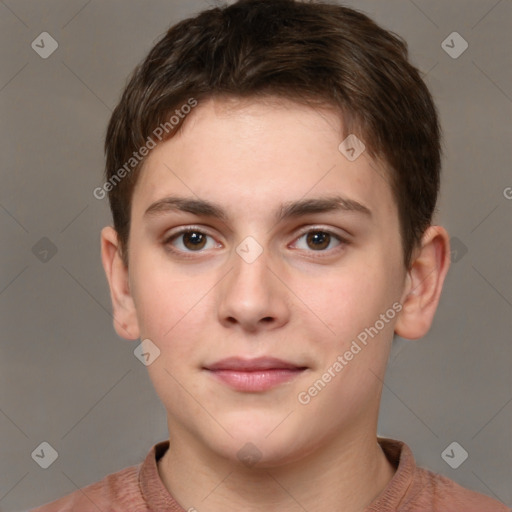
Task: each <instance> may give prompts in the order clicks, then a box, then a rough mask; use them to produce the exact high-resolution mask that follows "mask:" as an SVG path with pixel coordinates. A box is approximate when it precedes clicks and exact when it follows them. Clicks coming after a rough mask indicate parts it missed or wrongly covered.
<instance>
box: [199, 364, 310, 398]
mask: <svg viewBox="0 0 512 512" xmlns="http://www.w3.org/2000/svg"><path fill="white" fill-rule="evenodd" d="M307 369H308V367H307V366H301V365H297V364H294V363H291V362H288V361H283V360H281V359H275V358H271V357H260V358H257V359H242V358H239V357H230V358H227V359H222V360H221V361H217V362H216V363H213V364H211V365H208V366H205V367H203V370H205V371H207V372H208V373H209V374H210V375H211V376H212V377H214V378H215V379H217V380H218V381H219V382H221V383H223V384H226V385H228V386H229V387H231V388H233V389H235V390H237V391H245V392H262V391H266V390H269V389H271V388H274V387H276V386H278V385H280V384H284V383H286V382H289V381H291V380H293V379H295V378H296V377H298V376H299V375H301V374H302V373H303V372H304V371H306V370H307Z"/></svg>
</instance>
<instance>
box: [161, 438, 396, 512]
mask: <svg viewBox="0 0 512 512" xmlns="http://www.w3.org/2000/svg"><path fill="white" fill-rule="evenodd" d="M171 432H173V436H171V437H170V446H169V450H168V451H167V452H166V453H165V455H164V456H163V457H162V459H160V461H159V463H158V469H159V473H160V477H161V478H162V481H163V483H164V485H165V487H166V488H167V489H168V491H169V493H170V494H171V495H172V496H173V497H174V499H175V500H176V501H178V503H180V504H181V506H182V507H183V508H185V510H194V509H197V510H205V511H207V512H221V511H222V512H223V511H225V510H227V509H229V510H245V511H247V512H260V511H265V512H270V511H274V510H276V511H277V510H279V511H280V512H292V511H293V512H295V511H299V510H308V511H309V512H331V511H332V510H339V509H340V506H341V507H342V508H343V511H344V512H361V511H363V510H364V509H365V507H367V506H368V505H369V504H370V503H371V502H372V501H373V500H374V499H375V498H376V497H377V496H378V495H379V494H380V493H381V492H382V490H383V489H384V488H385V487H386V486H387V484H388V483H389V481H390V480H391V478H392V477H393V475H394V472H395V468H394V467H393V466H392V465H391V463H390V462H389V461H388V460H387V458H386V456H385V454H384V452H383V451H382V449H381V448H380V446H379V445H378V443H377V438H376V434H375V431H373V432H364V431H363V432H361V431H360V432H358V433H357V434H355V433H352V434H351V433H346V432H344V433H343V435H339V436H338V437H337V438H334V439H332V440H330V441H329V442H325V443H324V444H323V445H322V447H321V448H318V449H316V450H314V451H313V452H312V453H310V454H309V455H307V456H305V457H302V458H301V459H299V460H295V461H294V462H289V463H286V464H284V465H280V466H273V467H267V468H260V467H258V466H259V465H258V466H254V467H243V466H242V467H241V466H240V464H239V463H235V462H233V461H231V460H227V459H225V458H223V457H219V456H218V455H216V454H215V453H213V452H211V451H210V452H207V453H205V449H204V446H202V445H201V446H200V445H198V444H197V441H195V440H194V439H192V438H191V437H190V435H189V434H188V433H186V432H183V431H181V432H180V429H179V428H178V433H179V434H183V435H184V436H185V437H187V439H184V438H183V437H182V436H181V435H176V434H177V430H176V428H173V429H172V430H171Z"/></svg>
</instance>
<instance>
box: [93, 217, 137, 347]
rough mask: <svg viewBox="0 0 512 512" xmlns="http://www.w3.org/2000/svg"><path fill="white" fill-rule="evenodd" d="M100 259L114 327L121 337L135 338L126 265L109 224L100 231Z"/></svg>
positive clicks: (116, 237)
mask: <svg viewBox="0 0 512 512" xmlns="http://www.w3.org/2000/svg"><path fill="white" fill-rule="evenodd" d="M101 261H102V263H103V268H104V269H105V274H106V275H107V281H108V285H109V287H110V298H111V300H112V310H113V314H114V328H115V330H116V332H117V334H118V335H119V336H121V337H122V338H125V339H128V340H135V339H137V338H139V336H140V331H139V324H138V321H137V315H136V309H135V304H134V302H133V298H132V296H131V294H130V286H129V280H128V267H127V266H126V265H125V264H124V262H123V260H122V258H121V250H120V245H119V240H118V236H117V231H116V230H115V229H114V228H112V227H110V226H108V227H105V228H103V229H102V231H101Z"/></svg>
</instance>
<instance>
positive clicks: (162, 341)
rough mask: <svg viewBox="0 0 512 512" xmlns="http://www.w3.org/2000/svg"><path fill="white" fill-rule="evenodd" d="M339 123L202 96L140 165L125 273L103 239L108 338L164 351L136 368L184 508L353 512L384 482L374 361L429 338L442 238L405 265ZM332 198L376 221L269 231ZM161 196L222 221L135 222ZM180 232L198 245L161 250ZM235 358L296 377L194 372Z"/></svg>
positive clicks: (307, 219)
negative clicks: (146, 381) (398, 343)
mask: <svg viewBox="0 0 512 512" xmlns="http://www.w3.org/2000/svg"><path fill="white" fill-rule="evenodd" d="M341 128H342V125H341V121H340V119H339V116H338V115H337V114H336V113H335V112H333V111H330V110H319V109H312V108H310V107H307V106H301V105H297V104H295V103H292V102H284V101H283V100H279V102H273V101H271V100H267V101H262V100H261V99H259V100H256V99H253V100H246V101H244V102H242V101H239V100H237V101H227V100H226V99H223V100H220V99H217V100H209V101H207V102H204V103H202V104H200V105H199V106H198V107H196V108H195V109H194V111H193V112H192V113H191V114H189V116H188V118H187V120H186V121H185V125H184V127H183V131H181V132H180V133H178V134H177V135H176V136H175V137H173V138H172V139H170V140H168V141H166V142H165V143H162V144H161V145H159V146H158V147H156V148H155V149H154V150H153V151H152V152H151V154H150V155H149V157H148V159H147V160H146V163H145V165H144V168H143V170H142V172H141V175H140V177H139V180H138V183H137V186H136V188H135V191H134V196H133V204H132V211H131V222H132V224H131V230H130V238H129V245H128V257H129V265H128V267H126V266H125V265H124V264H123V262H122V260H121V257H120V250H119V243H118V239H117V236H116V232H115V231H114V229H113V228H111V227H106V228H104V229H103V231H102V259H103V265H104V268H105V271H106V274H107V278H108V281H109V285H110V290H111V297H112V303H113V311H114V317H115V322H114V325H115V327H116V330H117V332H118V334H119V335H120V336H123V337H125V338H127V339H137V338H140V339H150V340H151V341H152V342H153V343H154V344H155V345H156V346H157V347H158V348H159V350H160V356H159V357H158V358H157V359H156V360H155V361H154V362H153V363H152V364H150V365H149V366H148V371H149V376H150V378H151V380H152V383H153V385H154V387H155V390H156V392H157V393H158V395H159V397H160V399H161V400H162V402H163V404H164V406H165V408H166V410H167V421H168V428H169V439H170V449H169V450H168V451H167V452H166V454H165V455H164V457H163V458H162V459H161V460H160V461H159V463H158V469H159V473H160V476H161V478H162V481H163V482H164V485H165V486H166V487H167V489H168V490H169V492H170V493H171V494H172V495H173V496H174V498H175V499H176V500H177V501H178V502H179V503H180V504H181V505H182V507H183V508H184V509H186V510H188V509H189V508H190V507H194V508H196V509H198V510H201V511H203V512H220V511H223V512H224V511H225V510H246V511H253V512H256V511H267V512H268V510H279V511H284V512H288V511H299V510H301V511H303V510H304V509H306V510H308V511H309V512H327V511H332V510H338V509H339V507H340V504H343V510H344V511H345V512H355V511H361V510H363V509H364V507H366V506H368V504H369V503H370V502H371V501H373V500H374V499H375V498H376V497H377V496H378V495H379V493H380V492H381V491H382V490H383V489H384V488H385V487H386V485H388V483H389V482H390V480H391V479H392V477H393V474H394V472H395V468H394V467H393V466H392V465H391V464H390V463H389V462H388V460H387V459H386V457H385V455H384V453H383V451H382V450H381V448H380V446H379V445H378V444H377V421H378V414H379V404H380V398H381V392H382V381H383V380H384V375H385V369H386V362H387V359H388V355H389V351H390V348H391V342H392V338H393V333H394V332H395V333H397V334H398V335H400V336H402V337H404V338H408V339H416V338H420V337H422V336H424V335H425V334H426V333H427V331H428V330H429V328H430V326H431V323H432V320H433V317H434V313H435V310H436V308H437V305H438V302H439V297H440V294H441V290H442V285H443V282H444V279H445V276H446V273H447V271H448V267H449V236H448V234H447V232H446V230H445V229H444V228H442V227H440V226H431V227H429V228H428V229H427V230H426V232H425V233H424V236H423V239H422V243H421V246H419V247H417V248H416V251H415V253H414V259H413V264H412V265H411V267H410V269H406V268H405V266H404V265H403V261H402V246H401V240H400V232H399V219H398V212H397V207H396V204H395V201H394V199H393V196H392V192H391V189H390V187H389V184H388V183H387V181H386V180H385V179H382V176H383V175H384V176H385V173H384V171H383V170H382V169H383V168H382V166H381V167H380V169H379V167H378V166H379V164H378V162H375V161H373V160H372V159H370V157H369V155H368V154H367V153H366V152H363V153H362V155H361V156H360V157H359V158H357V159H356V160H355V161H352V162H351V161H349V160H348V159H347V158H346V157H345V156H344V155H343V154H342V153H341V152H340V151H339V150H338V146H339V144H340V142H341V141H342V140H343V137H342V135H341V134H342V131H341ZM376 170H379V173H377V172H376ZM334 193H337V194H339V195H343V197H346V198H350V199H353V200H355V201H358V202H359V203H361V204H363V205H365V206H366V207H367V208H368V209H370V210H371V215H365V214H363V213H360V212H356V211H335V212H321V213H312V214H311V213H310V214H307V215H305V216H303V217H301V218H295V219H294V218H292V219H287V220H284V221H282V222H279V223H276V222H275V219H274V217H273V215H274V212H275V211H277V210H278V209H279V208H280V206H281V204H282V203H285V202H288V201H296V200H300V199H304V198H316V197H321V196H325V195H332V194H334ZM169 195H179V196H183V197H188V198H194V199H199V198H200V199H203V200H209V201H213V202H215V203H218V204H219V205H221V206H222V207H223V208H224V209H225V210H226V214H227V216H228V218H227V220H225V221H223V220H218V219H212V218H209V217H206V216H204V215H199V216H198V215H194V214H191V213H186V212H178V211H165V212H160V213H159V214H156V215H145V211H146V210H147V208H148V207H149V206H150V205H151V204H153V203H154V202H156V201H158V200H160V199H162V198H164V197H166V196H169ZM184 226H197V230H198V231H200V232H201V233H203V234H205V235H208V236H207V237H206V241H205V242H203V245H201V244H200V246H199V250H198V249H197V248H196V246H194V244H193V243H191V242H190V239H188V238H187V237H186V236H185V237H184V236H183V235H182V236H177V237H176V238H174V239H173V240H171V241H168V238H169V236H170V235H172V234H174V233H175V232H176V230H177V228H180V227H184ZM308 230H309V232H313V233H312V234H315V233H317V234H318V232H320V234H321V233H325V231H326V230H327V231H329V232H332V233H333V235H332V236H331V237H330V238H329V237H327V240H326V241H325V243H323V244H322V243H319V242H318V241H316V242H315V240H312V241H311V240H310V241H308V237H307V231H308ZM304 231H306V233H304ZM338 235H339V236H341V237H344V238H346V240H347V243H342V242H340V241H339V240H338V239H337V238H336V236H338ZM248 236H251V237H252V238H253V239H254V240H255V241H257V243H258V244H259V246H260V247H261V248H262V249H263V252H262V253H261V254H260V255H259V256H258V257H257V258H256V259H255V261H253V262H251V263H248V262H247V261H246V260H244V259H243V258H242V257H241V256H240V255H239V254H238V253H237V251H236V249H237V247H238V246H239V245H240V244H241V242H242V241H243V240H244V239H245V238H246V237H248ZM196 243H197V242H196ZM242 246H243V245H242ZM318 246H321V247H320V249H319V248H318ZM170 248H174V250H175V251H177V252H171V250H170ZM251 250H254V249H251ZM187 256H188V257H187ZM395 302H399V303H400V304H401V306H402V308H401V311H400V312H399V313H398V314H397V315H396V316H395V317H394V318H393V319H392V320H390V321H388V323H386V324H385V327H384V328H383V329H381V330H380V331H379V333H378V335H377V336H375V337H374V338H370V340H369V342H368V344H367V346H364V348H363V349H362V350H361V351H360V352H359V353H357V355H355V356H354V357H353V359H352V360H351V361H349V362H348V364H347V365H346V366H345V367H344V368H343V370H342V371H341V372H339V373H338V374H336V376H335V377H334V378H332V379H331V381H330V382H329V383H328V384H327V385H326V386H325V387H324V388H323V389H322V390H321V392H320V393H318V394H317V396H315V397H313V398H312V399H311V401H310V402H309V403H308V404H307V405H303V404H301V403H300V402H299V401H298V399H297V397H298V394H299V393H300V392H303V391H307V390H308V388H309V387H310V386H311V385H312V383H314V382H315V381H317V380H318V379H319V378H321V377H322V375H323V374H324V373H325V372H326V371H327V369H328V368H329V367H331V366H332V365H333V363H334V362H335V361H336V360H337V357H338V356H339V355H340V354H344V353H345V352H346V351H347V350H348V349H349V347H350V344H351V342H352V340H354V339H355V338H356V336H357V335H358V334H359V333H361V332H362V331H364V329H365V328H368V327H370V326H374V325H375V323H376V321H377V320H378V319H379V318H380V315H381V314H383V313H385V312H386V310H388V309H389V308H390V307H391V306H392V304H393V303H395ZM230 356H240V357H245V358H253V357H259V356H273V357H277V358H280V359H284V360H287V361H291V362H293V363H295V364H298V365H301V366H307V367H308V369H307V370H306V371H304V372H302V373H301V374H300V375H298V376H297V377H296V378H294V379H293V380H291V381H289V382H287V383H284V384H280V385H278V386H277V387H275V388H272V389H270V390H267V391H264V392H258V393H248V392H241V391H236V390H233V389H232V388H230V387H228V386H227V385H226V384H224V383H222V382H219V381H218V380H217V379H215V378H214V377H213V376H212V375H211V374H210V373H209V372H207V371H205V370H204V369H203V367H204V366H205V365H207V364H211V363H213V362H215V361H218V360H220V359H223V358H226V357H230ZM247 442H250V443H252V444H253V445H254V446H256V447H257V449H258V451H259V454H260V457H261V458H260V459H259V461H258V463H257V464H256V465H253V466H249V465H247V464H244V463H243V461H241V460H240V459H239V457H238V456H237V453H238V451H239V450H240V449H241V448H242V447H243V446H244V445H245V444H246V443H247ZM205 497H206V498H205ZM203 498H204V501H203Z"/></svg>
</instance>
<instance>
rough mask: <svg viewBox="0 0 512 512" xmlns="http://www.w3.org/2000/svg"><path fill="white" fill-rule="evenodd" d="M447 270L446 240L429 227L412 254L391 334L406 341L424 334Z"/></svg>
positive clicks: (442, 233) (444, 234) (444, 233)
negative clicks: (419, 245)
mask: <svg viewBox="0 0 512 512" xmlns="http://www.w3.org/2000/svg"><path fill="white" fill-rule="evenodd" d="M449 267H450V237H449V235H448V233H447V231H446V230H445V229H444V228H443V227H441V226H430V227H429V228H428V229H427V230H426V231H425V233H424V234H423V237H422V240H421V247H420V248H418V249H417V250H416V252H415V254H414V258H413V263H412V265H411V267H410V269H409V271H408V274H407V278H406V285H405V288H404V293H403V296H402V300H401V303H402V310H401V311H400V316H399V317H398V320H397V322H396V324H395V333H396V334H398V335H399V336H401V337H403V338H407V339H410V340H414V339H418V338H421V337H422V336H424V335H425V334H427V332H428V331H429V329H430V326H431V325H432V321H433V319H434V314H435V312H436V309H437V305H438V304H439V298H440V297H441V291H442V289H443V283H444V279H445V277H446V274H447V272H448V268H449Z"/></svg>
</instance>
